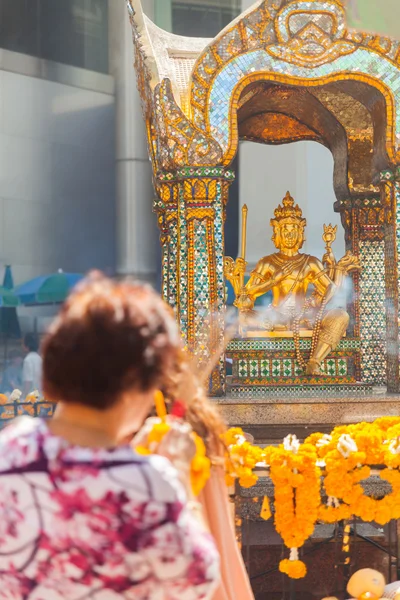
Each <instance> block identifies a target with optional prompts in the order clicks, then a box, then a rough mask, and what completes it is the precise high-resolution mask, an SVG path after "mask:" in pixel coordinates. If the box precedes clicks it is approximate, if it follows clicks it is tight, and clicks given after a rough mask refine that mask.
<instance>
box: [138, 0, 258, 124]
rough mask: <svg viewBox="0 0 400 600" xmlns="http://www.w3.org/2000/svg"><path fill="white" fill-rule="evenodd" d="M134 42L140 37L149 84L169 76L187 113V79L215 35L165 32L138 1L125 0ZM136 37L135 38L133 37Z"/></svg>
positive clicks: (188, 83) (255, 4) (254, 6)
mask: <svg viewBox="0 0 400 600" xmlns="http://www.w3.org/2000/svg"><path fill="white" fill-rule="evenodd" d="M263 2H264V0H257V2H255V3H254V5H252V6H251V7H250V8H248V9H247V10H245V11H244V12H243V13H242V14H241V15H239V16H238V17H237V18H236V19H234V20H233V21H232V22H231V23H229V25H228V26H227V27H226V28H225V29H223V30H222V31H221V32H220V33H219V34H218V36H217V38H219V37H220V36H221V34H222V33H223V32H224V31H225V30H228V29H230V28H231V27H232V26H233V25H235V23H237V22H239V21H240V19H242V18H243V16H244V15H246V14H248V13H251V12H252V11H253V10H254V9H255V8H257V7H258V6H259V5H260V4H262V3H263ZM128 7H130V9H131V10H130V12H131V22H132V27H133V29H134V41H135V43H136V42H137V41H138V40H139V39H140V48H141V53H142V56H143V58H144V60H145V62H146V66H147V69H148V71H149V75H150V78H151V79H150V86H151V88H152V89H154V88H155V87H156V85H157V84H158V83H160V82H161V81H162V80H163V79H166V78H167V79H169V80H170V81H171V84H172V89H173V92H174V97H175V100H176V102H177V104H178V105H179V106H180V108H181V109H182V110H183V112H184V113H186V114H188V112H189V96H190V80H191V75H192V72H193V69H194V66H195V64H196V62H197V60H198V59H199V57H200V56H201V55H202V54H203V52H204V51H205V49H206V48H207V47H208V46H209V45H212V44H213V42H214V41H215V40H216V39H217V38H215V40H214V39H212V38H198V37H184V36H181V35H175V34H173V33H169V32H167V31H164V30H163V29H161V28H160V27H157V25H155V24H154V23H153V21H151V19H149V17H147V16H146V15H145V14H144V12H143V9H142V5H141V0H128ZM135 38H137V39H135Z"/></svg>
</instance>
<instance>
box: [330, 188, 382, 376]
mask: <svg viewBox="0 0 400 600" xmlns="http://www.w3.org/2000/svg"><path fill="white" fill-rule="evenodd" d="M335 208H336V210H337V211H339V212H340V213H341V217H342V223H343V227H344V229H345V239H346V250H351V251H352V252H353V253H354V254H355V255H357V256H359V258H360V263H361V271H359V272H357V271H356V272H354V273H353V274H352V282H353V289H352V293H351V294H349V298H348V311H349V314H350V315H351V328H350V330H349V333H350V334H352V335H354V336H355V337H356V338H359V340H360V356H359V361H358V365H357V368H358V376H359V380H360V381H362V382H364V383H369V384H373V385H385V384H386V381H387V379H386V360H387V350H386V284H385V241H384V219H385V217H384V210H383V205H382V202H381V199H380V198H379V197H371V198H352V199H349V200H343V201H339V202H337V203H336V207H335Z"/></svg>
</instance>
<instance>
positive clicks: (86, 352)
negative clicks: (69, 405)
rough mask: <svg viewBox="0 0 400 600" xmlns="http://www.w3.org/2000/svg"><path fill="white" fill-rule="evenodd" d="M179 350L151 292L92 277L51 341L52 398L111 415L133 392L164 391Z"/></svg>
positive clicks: (171, 323)
mask: <svg viewBox="0 0 400 600" xmlns="http://www.w3.org/2000/svg"><path fill="white" fill-rule="evenodd" d="M180 348H181V341H180V335H179V331H178V327H177V325H176V323H175V319H174V317H173V315H172V314H171V311H170V309H169V308H168V307H167V305H166V304H165V303H164V302H163V301H162V300H161V298H160V297H159V296H158V295H157V294H156V293H155V292H154V291H153V290H152V289H151V288H150V287H148V286H147V285H143V284H141V283H134V282H127V281H125V282H116V281H112V280H110V279H107V278H106V277H104V276H103V275H101V274H100V273H92V274H91V275H89V276H88V278H87V279H86V280H84V281H83V282H82V283H81V284H79V285H78V286H77V288H76V289H75V291H74V292H73V293H72V295H71V296H70V297H69V298H68V300H67V301H66V302H65V304H64V306H63V307H62V309H61V311H60V314H59V316H58V317H57V318H56V320H55V321H54V322H53V324H52V326H51V327H50V330H49V332H48V334H47V336H46V337H45V340H44V344H43V388H44V392H45V395H46V396H47V397H48V398H51V399H54V400H56V399H57V400H58V399H59V400H62V401H63V402H76V403H80V404H84V405H86V406H91V407H94V408H97V409H100V410H105V409H107V408H109V407H111V406H112V405H113V404H115V403H116V402H117V401H118V400H119V398H120V397H121V395H122V394H123V393H124V392H125V391H127V390H129V389H132V388H137V389H140V390H141V391H148V390H150V389H153V388H154V389H156V388H158V387H162V386H163V382H164V380H165V379H166V377H167V374H168V371H169V369H170V367H171V365H172V364H173V363H174V362H175V360H176V357H177V355H178V353H179V350H180Z"/></svg>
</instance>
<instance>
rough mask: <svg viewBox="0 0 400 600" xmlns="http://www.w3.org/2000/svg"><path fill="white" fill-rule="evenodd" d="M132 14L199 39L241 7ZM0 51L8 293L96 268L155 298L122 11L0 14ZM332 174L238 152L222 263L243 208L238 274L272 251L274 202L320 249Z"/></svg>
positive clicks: (303, 162)
mask: <svg viewBox="0 0 400 600" xmlns="http://www.w3.org/2000/svg"><path fill="white" fill-rule="evenodd" d="M142 4H143V8H144V10H145V12H146V13H147V15H148V16H149V17H150V18H151V19H152V20H154V22H155V23H156V24H157V25H158V26H160V27H162V28H163V29H166V30H168V31H172V32H174V33H176V34H179V35H185V36H189V37H190V36H199V37H205V38H213V37H214V36H215V35H217V34H218V33H219V32H220V31H221V30H222V29H223V28H224V27H225V26H226V25H227V24H229V23H230V21H232V19H234V18H235V17H236V16H237V15H238V14H239V13H240V12H241V11H242V10H243V9H246V8H248V7H249V6H250V5H251V4H253V2H252V1H251V0H142ZM0 48H1V49H0V86H1V95H0V152H1V160H0V267H1V265H6V264H10V265H12V270H13V274H14V281H15V283H16V284H18V283H20V282H21V281H24V280H27V279H29V278H31V277H34V276H37V275H41V274H44V273H49V272H52V271H55V270H57V269H60V268H62V269H63V270H64V271H72V272H85V271H87V270H89V269H91V268H100V269H102V270H104V271H106V272H107V273H110V274H113V275H114V274H117V275H125V274H133V275H135V276H138V277H141V278H143V279H146V280H148V281H150V282H152V283H153V284H155V285H157V283H158V281H159V272H160V251H159V243H158V231H157V226H156V218H155V216H154V215H153V214H152V202H153V197H154V192H153V188H152V180H151V168H150V164H149V160H148V155H147V147H146V140H145V133H144V126H143V122H142V116H141V111H140V104H139V98H138V93H137V91H136V81H135V73H134V70H133V66H132V64H133V47H132V37H131V31H130V27H129V21H128V16H127V9H126V3H125V1H124V0H62V1H56V0H0ZM332 170H333V160H332V157H331V155H330V152H329V151H328V150H327V149H326V148H324V147H322V146H319V145H318V144H316V143H312V142H303V143H297V144H291V145H288V146H280V147H273V146H260V145H256V144H252V143H250V142H242V144H241V148H240V153H239V158H238V165H237V172H238V174H239V175H238V177H237V180H236V182H235V184H234V185H233V186H232V189H231V194H230V201H229V206H228V218H227V225H226V250H227V253H228V254H230V255H233V256H236V254H237V249H238V231H239V212H240V205H241V204H242V203H244V202H247V203H248V204H249V209H250V211H249V228H250V229H251V231H252V235H251V236H250V244H249V253H248V257H249V260H250V261H251V262H255V261H256V260H257V258H259V257H260V256H262V255H263V254H266V253H267V252H269V251H270V250H271V249H272V246H271V242H270V237H271V232H270V227H269V219H270V217H271V216H272V210H273V208H274V207H275V206H276V205H277V203H278V202H279V201H280V200H281V199H282V197H283V196H284V194H285V193H286V190H287V189H290V191H291V193H292V195H293V196H294V197H295V198H296V200H297V201H298V202H299V203H301V205H302V207H303V209H304V210H305V213H306V216H307V215H311V222H310V226H309V233H308V239H309V240H311V239H313V235H314V234H312V233H311V232H313V231H314V224H313V222H312V215H315V214H316V213H317V215H316V217H315V218H316V223H315V234H317V233H318V238H320V230H321V227H322V224H321V221H322V220H323V219H325V218H326V220H328V221H335V219H336V221H335V222H338V217H337V216H336V215H334V213H333V208H332V210H330V211H329V208H328V212H329V214H327V215H325V214H321V210H320V205H321V203H320V199H321V195H324V198H325V202H324V203H323V206H324V207H329V206H331V207H332V206H333V202H334V200H335V198H334V193H333V186H332ZM241 173H243V174H245V176H241ZM327 195H328V196H330V197H331V200H332V202H330V203H329V202H326V196H327ZM315 208H317V210H316V211H315ZM310 230H311V232H310ZM314 239H315V235H314ZM309 243H311V242H309ZM321 246H322V248H323V244H322V242H321ZM308 250H309V251H313V252H317V251H318V248H312V247H310V246H309V247H308ZM339 253H340V249H338V254H339Z"/></svg>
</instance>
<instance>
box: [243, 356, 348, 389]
mask: <svg viewBox="0 0 400 600" xmlns="http://www.w3.org/2000/svg"><path fill="white" fill-rule="evenodd" d="M274 356H275V355H274V354H272V356H271V357H269V358H259V357H248V358H247V357H246V358H242V357H240V354H239V357H240V358H238V359H237V358H234V359H233V365H232V381H233V382H234V383H235V384H236V383H240V381H241V380H242V379H246V380H247V379H252V380H253V379H254V380H260V379H268V380H273V379H275V378H279V379H282V378H285V379H286V378H287V379H288V380H289V379H290V380H291V381H292V380H293V379H294V378H298V377H301V376H303V370H302V368H301V367H300V365H299V364H298V363H297V361H296V360H295V359H294V358H292V357H289V356H287V357H283V358H278V357H277V358H274ZM321 371H322V377H323V376H326V377H335V378H339V377H340V378H342V377H346V378H347V379H348V380H349V381H354V378H353V377H351V376H349V377H347V376H348V373H349V365H348V357H336V356H335V357H333V356H332V357H330V358H327V359H326V360H324V361H323V363H322V365H321ZM304 379H305V378H304ZM305 381H307V379H305Z"/></svg>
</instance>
